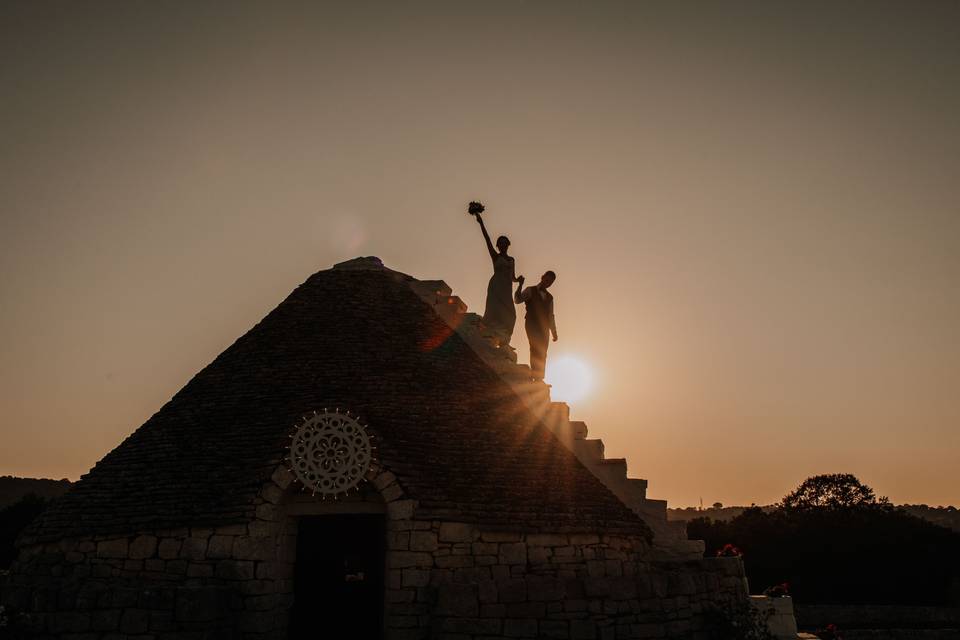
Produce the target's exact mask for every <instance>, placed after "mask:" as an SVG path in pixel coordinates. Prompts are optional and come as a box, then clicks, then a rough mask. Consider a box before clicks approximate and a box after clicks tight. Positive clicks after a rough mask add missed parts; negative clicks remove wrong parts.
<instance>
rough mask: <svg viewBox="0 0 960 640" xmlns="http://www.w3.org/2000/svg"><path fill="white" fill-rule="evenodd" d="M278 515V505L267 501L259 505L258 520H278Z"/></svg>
mask: <svg viewBox="0 0 960 640" xmlns="http://www.w3.org/2000/svg"><path fill="white" fill-rule="evenodd" d="M277 515H278V510H277V505H274V504H270V503H268V502H265V503H263V504H258V505H257V510H256V516H257V520H266V521H267V522H276V520H277Z"/></svg>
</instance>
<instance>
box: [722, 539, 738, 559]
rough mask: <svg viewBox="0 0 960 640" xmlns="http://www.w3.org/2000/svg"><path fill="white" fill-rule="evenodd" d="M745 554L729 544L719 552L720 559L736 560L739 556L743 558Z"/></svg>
mask: <svg viewBox="0 0 960 640" xmlns="http://www.w3.org/2000/svg"><path fill="white" fill-rule="evenodd" d="M742 555H743V553H741V552H740V549H737V548H736V547H735V546H733V545H732V544H730V543H729V542H728V543H727V544H725V545H723V548H722V549H719V550H718V551H717V557H718V558H735V557H737V556H742Z"/></svg>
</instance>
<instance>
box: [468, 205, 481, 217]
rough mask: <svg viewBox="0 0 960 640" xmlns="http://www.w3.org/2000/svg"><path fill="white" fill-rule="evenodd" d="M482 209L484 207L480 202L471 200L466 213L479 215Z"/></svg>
mask: <svg viewBox="0 0 960 640" xmlns="http://www.w3.org/2000/svg"><path fill="white" fill-rule="evenodd" d="M483 211H484V207H483V203H482V202H471V203H470V204H469V205H467V213H469V214H470V215H472V216H476V215H479V214H481V213H483Z"/></svg>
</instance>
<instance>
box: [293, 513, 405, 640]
mask: <svg viewBox="0 0 960 640" xmlns="http://www.w3.org/2000/svg"><path fill="white" fill-rule="evenodd" d="M385 537H386V531H385V522H384V516H383V515H381V514H376V515H371V514H338V515H326V516H307V517H303V518H300V522H299V525H298V532H297V565H296V570H295V572H294V585H293V589H294V594H293V598H294V599H293V611H292V613H291V620H290V638H291V640H307V639H309V638H371V639H373V640H377V639H379V638H382V637H383V597H384V591H383V587H384V584H383V570H384V563H385Z"/></svg>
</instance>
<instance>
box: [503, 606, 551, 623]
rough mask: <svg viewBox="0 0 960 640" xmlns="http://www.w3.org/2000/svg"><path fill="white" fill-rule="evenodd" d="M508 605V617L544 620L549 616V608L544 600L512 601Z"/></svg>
mask: <svg viewBox="0 0 960 640" xmlns="http://www.w3.org/2000/svg"><path fill="white" fill-rule="evenodd" d="M506 607H507V617H508V618H534V619H536V620H542V619H543V618H546V617H547V608H546V605H544V604H543V603H542V602H511V603H509V604H507V605H506Z"/></svg>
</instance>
